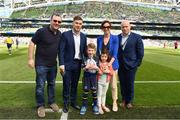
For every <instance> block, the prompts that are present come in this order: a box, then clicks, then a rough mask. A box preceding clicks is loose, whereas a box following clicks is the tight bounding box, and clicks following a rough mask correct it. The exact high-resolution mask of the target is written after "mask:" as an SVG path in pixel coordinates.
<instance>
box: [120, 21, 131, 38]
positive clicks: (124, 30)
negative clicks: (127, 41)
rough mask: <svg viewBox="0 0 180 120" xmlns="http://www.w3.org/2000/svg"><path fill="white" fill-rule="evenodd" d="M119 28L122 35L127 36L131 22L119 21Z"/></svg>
mask: <svg viewBox="0 0 180 120" xmlns="http://www.w3.org/2000/svg"><path fill="white" fill-rule="evenodd" d="M121 30H122V34H123V35H124V36H127V35H128V34H129V32H130V31H131V24H130V22H129V21H128V20H123V21H122V22H121Z"/></svg>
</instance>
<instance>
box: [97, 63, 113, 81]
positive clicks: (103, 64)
mask: <svg viewBox="0 0 180 120" xmlns="http://www.w3.org/2000/svg"><path fill="white" fill-rule="evenodd" d="M99 68H100V69H99V71H98V76H97V77H98V80H99V79H100V76H101V75H102V74H104V72H103V71H104V70H105V69H108V70H109V71H110V72H109V73H107V81H110V80H111V77H112V76H113V73H114V70H113V68H112V65H111V66H108V62H105V63H101V62H100V64H99Z"/></svg>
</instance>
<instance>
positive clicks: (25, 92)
mask: <svg viewBox="0 0 180 120" xmlns="http://www.w3.org/2000/svg"><path fill="white" fill-rule="evenodd" d="M179 61H180V51H174V50H173V49H162V48H146V49H145V57H144V60H143V63H142V66H141V67H140V68H139V70H138V72H137V78H136V81H172V80H173V81H180V75H179V74H180V63H179ZM0 66H1V68H0V73H1V74H0V80H1V81H2V80H8V81H17V80H22V81H27V80H34V78H35V74H34V70H32V69H29V68H28V67H27V47H25V46H24V47H20V48H19V49H18V50H16V49H15V48H13V55H11V56H10V55H8V53H7V48H6V47H5V46H0ZM60 79H61V77H60V75H59V74H58V78H57V80H60ZM0 88H1V89H0V93H1V94H0V119H1V118H2V119H8V118H10V119H36V118H38V117H37V115H36V108H35V97H34V94H35V92H34V89H35V84H0ZM81 88H82V86H81V84H79V90H78V92H79V94H78V98H79V99H78V103H79V104H81V92H82V90H81ZM179 88H180V84H179V83H162V84H160V83H151V84H150V83H148V84H146V83H144V84H142V83H141V84H135V100H134V104H135V108H134V109H132V110H122V109H119V111H118V112H117V113H114V112H110V113H107V114H105V115H97V116H95V115H93V114H92V112H91V111H92V109H91V106H90V104H91V102H89V108H88V112H87V114H86V115H85V116H80V115H79V111H76V110H74V109H71V110H70V111H71V112H70V113H69V115H68V118H69V119H95V118H97V119H120V118H122V119H128V118H129V119H132V118H134V119H140V118H141V119H145V118H149V119H153V118H162V119H178V118H180V115H179V112H180V100H179V98H180V95H179V92H178V90H179ZM108 92H109V93H108V94H107V105H108V106H109V107H111V105H112V99H111V93H110V91H108ZM46 96H47V95H46ZM119 100H120V98H119ZM56 101H57V103H58V105H59V106H60V107H61V108H62V103H63V102H62V84H56ZM60 114H61V113H47V115H46V118H47V119H59V118H60Z"/></svg>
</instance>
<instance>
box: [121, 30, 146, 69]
mask: <svg viewBox="0 0 180 120" xmlns="http://www.w3.org/2000/svg"><path fill="white" fill-rule="evenodd" d="M118 38H119V50H118V60H119V65H120V69H121V68H122V66H123V67H124V68H125V69H127V70H131V69H134V68H137V67H138V66H140V64H141V62H142V59H143V56H144V45H143V42H142V38H141V36H140V35H138V34H136V33H133V32H131V33H130V35H129V37H128V39H127V43H126V46H125V48H124V50H123V49H122V46H121V41H122V36H121V34H119V35H118Z"/></svg>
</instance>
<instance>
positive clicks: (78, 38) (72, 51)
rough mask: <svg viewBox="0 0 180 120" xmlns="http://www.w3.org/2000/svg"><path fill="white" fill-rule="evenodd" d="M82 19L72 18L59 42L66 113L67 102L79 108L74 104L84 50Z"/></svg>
mask: <svg viewBox="0 0 180 120" xmlns="http://www.w3.org/2000/svg"><path fill="white" fill-rule="evenodd" d="M82 25H83V19H82V18H81V17H80V16H75V17H74V18H73V28H72V30H69V31H67V32H64V33H63V34H62V39H61V41H60V44H59V70H60V73H61V75H62V77H63V102H64V107H63V112H65V113H67V112H68V109H69V104H70V105H71V106H72V107H73V108H75V109H78V110H80V107H79V106H78V105H77V104H76V98H77V86H78V81H79V77H80V72H81V63H82V59H83V56H84V52H85V51H86V43H87V38H86V36H85V35H84V34H83V33H82V32H80V30H81V28H82Z"/></svg>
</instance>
